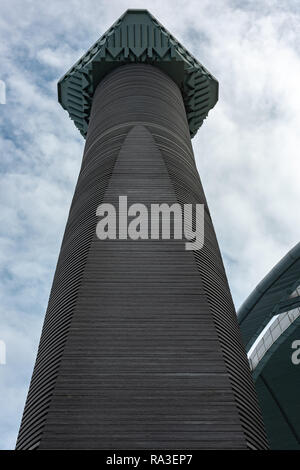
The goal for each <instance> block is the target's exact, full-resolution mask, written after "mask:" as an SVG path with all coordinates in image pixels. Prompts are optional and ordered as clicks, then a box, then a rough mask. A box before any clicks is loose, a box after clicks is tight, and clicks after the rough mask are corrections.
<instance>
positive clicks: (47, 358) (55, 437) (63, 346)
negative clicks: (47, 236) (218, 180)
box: [17, 11, 267, 449]
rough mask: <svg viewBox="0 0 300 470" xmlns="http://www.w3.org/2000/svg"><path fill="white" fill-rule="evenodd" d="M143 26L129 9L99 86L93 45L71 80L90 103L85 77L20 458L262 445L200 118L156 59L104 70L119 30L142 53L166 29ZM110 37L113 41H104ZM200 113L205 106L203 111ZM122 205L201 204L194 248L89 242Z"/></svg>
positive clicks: (68, 91)
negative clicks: (79, 148) (197, 155)
mask: <svg viewBox="0 0 300 470" xmlns="http://www.w3.org/2000/svg"><path fill="white" fill-rule="evenodd" d="M126 15H127V16H126ZM145 18H148V19H149V18H150V20H151V21H156V20H154V19H153V17H151V16H150V15H149V14H148V13H145V11H142V12H127V13H126V14H125V16H124V17H123V20H122V19H121V20H120V21H119V22H117V23H116V25H115V30H114V31H115V34H116V38H115V40H114V41H113V45H114V47H115V49H116V48H117V46H118V48H119V49H120V50H119V49H118V51H119V52H118V51H115V53H116V56H115V57H114V61H111V62H109V63H110V64H111V63H112V62H114V64H113V66H112V67H111V69H110V70H106V74H104V76H103V77H102V76H101V70H102V69H101V60H100V58H101V57H102V58H103V57H104V56H105V54H104V52H103V50H102V52H101V50H100V52H99V51H98V52H97V51H96V47H95V48H94V49H95V50H94V53H95V54H98V59H97V60H95V62H94V63H93V64H90V69H89V70H90V71H91V75H90V76H88V73H87V72H86V71H85V72H82V75H83V76H82V77H81V80H82V81H81V84H80V86H81V87H86V88H85V89H87V88H88V87H90V88H89V90H90V91H89V93H90V92H91V89H92V82H88V81H89V79H91V80H94V81H95V83H96V82H97V80H98V84H97V86H96V87H95V90H94V91H93V96H92V102H91V106H90V105H89V104H87V101H88V100H86V96H88V93H87V94H86V95H84V94H83V95H82V96H83V98H84V100H85V104H84V105H83V107H82V108H81V111H80V112H78V113H77V121H76V120H75V122H76V124H77V126H78V127H79V128H80V129H81V131H82V133H83V134H85V133H86V146H85V150H84V155H83V162H82V167H81V170H80V174H79V178H78V182H77V186H76V189H75V194H74V198H73V202H72V206H71V209H70V214H69V218H68V222H67V226H66V231H65V235H64V239H63V242H62V247H61V252H60V255H59V260H58V265H57V269H56V272H55V276H54V281H53V287H52V291H51V295H50V300H49V305H48V309H47V313H46V319H45V323H44V327H43V332H42V337H41V341H40V346H39V351H38V356H37V361H36V365H35V368H34V372H33V377H32V381H31V385H30V390H29V394H28V398H27V402H26V406H25V411H24V416H23V420H22V424H21V428H20V433H19V438H18V442H17V448H18V449H30V448H31V449H32V448H38V449H138V448H139V449H154V448H156V449H246V448H251V449H260V448H266V445H267V444H266V439H265V434H264V429H263V423H262V420H261V417H260V410H259V408H258V405H257V399H256V395H255V390H254V386H253V383H252V379H251V375H250V371H249V366H248V362H247V358H246V354H245V351H244V348H243V346H242V341H241V337H240V332H239V328H238V324H237V319H236V315H235V311H234V307H233V303H232V299H231V295H230V291H229V287H228V283H227V279H226V275H225V271H224V267H223V263H222V259H221V255H220V251H219V248H218V243H217V240H216V237H215V233H214V229H213V225H212V221H211V218H210V214H209V210H208V206H207V203H206V201H205V196H204V192H203V188H202V185H201V182H200V179H199V175H198V172H197V169H196V166H195V160H194V155H193V150H192V145H191V137H190V136H191V134H192V133H193V132H194V131H195V129H196V127H197V125H198V124H199V123H200V121H199V119H200V118H199V112H200V111H199V110H198V111H197V112H194V115H193V116H191V115H190V118H189V115H188V112H187V103H188V102H190V103H191V100H192V97H191V96H188V95H184V94H183V91H182V90H183V89H184V85H182V87H180V86H179V85H180V84H178V83H176V80H174V79H173V77H172V76H171V75H172V73H171V74H168V73H167V71H168V61H167V60H166V59H165V60H162V61H161V63H162V64H163V67H157V66H156V65H157V64H155V63H150V62H151V61H150V60H148V61H147V62H149V63H128V62H126V61H125V62H124V61H123V59H124V57H123V56H122V61H123V62H122V61H121V64H122V66H120V64H117V65H116V64H115V62H117V60H116V57H117V56H118V54H123V55H125V56H126V54H127V56H129V57H130V54H133V52H132V50H130V49H128V51H127V52H126V47H127V48H128V45H127V46H122V44H123V43H122V41H123V40H125V39H124V34H123V36H122V37H121V35H120V31H123V30H122V27H123V26H124V24H125V26H126V28H125V31H127V32H128V31H129V32H130V31H132V30H134V31H135V33H136V32H137V31H139V34H140V36H139V38H140V43H139V44H140V46H139V47H140V48H141V50H142V49H143V44H144V43H143V41H144V40H145V41H147V40H148V41H149V37H150V36H151V35H149V34H150V33H149V31H150V32H151V31H152V33H153V36H152V37H153V38H156V39H155V40H156V42H157V41H158V39H159V36H158V31H160V33H162V32H163V33H164V30H162V29H158V28H159V27H160V26H157V23H154V26H153V28H152V29H151V28H150V26H151V24H150V23H149V24H148V23H147V22H146V20H145ZM150 20H149V22H150ZM122 21H123V23H122ZM126 21H127V23H126ZM138 21H140V23H139V22H138ZM145 24H146V26H147V28H146V29H145V28H144V25H145ZM132 25H136V27H135V28H133V27H132ZM125 26H124V27H125ZM117 28H119V30H118V29H117ZM120 28H121V29H120ZM116 31H119V32H118V34H117V33H116ZM144 31H146V32H147V31H148V33H149V34H148V39H147V35H145V36H143V32H144ZM153 31H155V33H154V32H153ZM152 33H151V34H152ZM166 34H167V33H164V36H161V37H163V38H164V39H163V40H160V47H164V41H165V42H166V44H165V47H166V51H165V56H164V57H167V56H168V54H169V56H170V58H172V57H175V56H176V54H175V52H176V51H175V49H174V50H172V47H173V46H172V41H175V40H174V38H172V37H171V38H170V37H167V36H166ZM129 36H130V35H129ZM135 37H137V36H135ZM109 38H110V40H111V41H112V39H111V38H112V32H111V33H110V35H109ZM143 38H144V39H143ZM118 41H119V42H118ZM153 41H154V39H153ZM153 44H154V42H153ZM102 45H103V42H102ZM122 47H123V49H122ZM176 47H177V46H176ZM178 47H179V46H178ZM108 50H109V48H108V47H107V50H106V52H107V51H108ZM133 50H134V48H133ZM149 50H150V46H149V44H148V48H147V52H145V51H146V49H144V52H145V53H146V54H148V55H149V54H150V52H149ZM122 51H123V52H122ZM153 51H154V52H155V47H154V45H153ZM153 51H152V52H151V54H152V57H153V56H154V52H153ZM185 52H186V51H185ZM101 54H102V55H101ZM151 54H150V55H151ZM139 57H142V52H141V54H140V55H139ZM147 57H148V56H147ZM124 60H125V59H124ZM194 60H195V59H194ZM103 61H104V59H103ZM104 62H105V61H104ZM144 62H146V61H144ZM158 62H159V61H158ZM177 62H180V60H179V59H176V57H175V59H174V61H173V60H171V59H170V61H169V69H170V70H173V69H176V67H177V65H178V64H177ZM82 63H87V60H86V61H84V60H83V61H82ZM183 65H184V64H183ZM183 65H182V72H183V70H184V67H183ZM97 67H98V68H97ZM172 67H173V69H172ZM164 68H165V70H163V69H164ZM179 69H180V66H179V68H178V67H177V69H176V70H177V72H178V70H179ZM79 70H80V64H79V65H77V68H76V67H75V69H74V70H73V72H74V71H75V72H74V73H75V75H72V73H73V72H72V71H71V75H70V76H69V77H67V78H64V79H63V81H62V82H61V87H60V99H61V100H62V101H63V100H69V101H68V106H69V108H68V109H69V112H70V115H71V117H74V114H73V115H72V113H75V111H74V109H76V106H75V105H76V96H77V97H78V96H79V95H78V93H79V92H78V90H79V88H77V92H76V80H75V78H76V77H77V79H78V77H79V75H78V73H79ZM177 72H176V73H177ZM202 72H203V77H202V82H203V84H204V85H205V86H206V88H207V89H208V91H207V93H206V94H208V100H210V103H211V104H212V103H213V93H215V90H216V85H215V84H213V85H211V84H209V83H207V80H208V79H207V77H206V76H205V71H204V69H203V70H202ZM80 73H81V72H80ZM178 73H179V72H178ZM207 73H208V72H207ZM76 74H77V75H76ZM97 74H98V75H97ZM179 75H180V73H179ZM179 75H178V76H179ZM96 76H98V79H97V80H96V78H95V77H96ZM74 77H75V78H74ZM99 77H100V78H99ZM196 78H197V77H196ZM196 78H195V77H194V79H195V80H194V85H193V86H194V87H197V86H198V85H197V80H196ZM182 79H183V80H184V75H182ZM72 80H73V81H72ZM84 80H86V81H87V82H88V83H89V84H88V85H86V83H85V81H84ZM209 80H211V81H213V80H214V79H213V77H211V78H209ZM66 81H67V82H68V84H67V85H66ZM78 83H79V82H77V84H78ZM204 85H203V86H204ZM72 86H73V88H74V90H75V92H74V93H73V94H74V103H75V104H74V105H73V107H72ZM78 86H79V85H78ZM186 86H187V85H186ZM191 89H193V87H192V88H191ZM194 89H195V88H194ZM198 91H199V90H198ZM76 93H77V95H76ZM197 93H198V92H197ZM197 93H196V94H197ZM67 95H68V97H67V98H66V96H67ZM200 95H201V93H200ZM199 99H200V98H199ZM202 99H204V100H205V99H206V98H202ZM63 102H64V103H65V104H66V102H67V101H63ZM205 103H206V101H204V104H203V106H202V110H203V109H204V107H205V106H208V105H207V103H206V104H205ZM88 106H90V111H89V113H88V127H87V131H85V130H84V119H86V118H85V117H84V109H88ZM197 106H198V105H197ZM66 107H67V106H66ZM208 108H209V107H208ZM206 112H207V110H206ZM80 113H81V114H80ZM197 113H198V114H197ZM197 119H198V121H197ZM197 122H198V124H197ZM80 126H81V127H80ZM119 196H127V202H128V205H130V204H133V203H143V204H144V205H145V206H146V207H148V208H150V207H151V204H154V203H158V204H161V203H167V204H169V205H171V204H174V203H179V204H181V205H183V204H185V203H189V204H205V212H204V213H205V222H204V234H205V238H204V246H203V248H201V249H199V250H197V251H188V250H186V249H185V241H184V240H174V239H170V240H167V239H159V240H153V239H151V238H148V239H144V240H140V239H139V240H132V239H128V238H126V239H116V240H111V239H107V240H99V238H98V237H97V236H96V225H97V222H98V218H97V216H96V210H97V207H98V206H99V204H101V203H110V204H113V205H114V206H116V205H117V204H118V199H119ZM149 230H150V228H149Z"/></svg>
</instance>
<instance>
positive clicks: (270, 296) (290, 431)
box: [238, 243, 300, 450]
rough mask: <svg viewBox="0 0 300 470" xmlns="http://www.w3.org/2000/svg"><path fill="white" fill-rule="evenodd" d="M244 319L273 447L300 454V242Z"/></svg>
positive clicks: (249, 303)
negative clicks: (297, 451)
mask: <svg viewBox="0 0 300 470" xmlns="http://www.w3.org/2000/svg"><path fill="white" fill-rule="evenodd" d="M238 320H239V324H240V328H241V331H242V335H243V338H244V342H245V345H246V350H247V355H248V360H249V364H250V368H251V370H252V375H253V378H254V382H255V386H256V390H257V394H258V398H259V402H260V406H261V409H262V413H263V418H264V423H265V427H266V431H267V437H268V440H269V443H270V447H271V449H298V450H300V243H298V244H297V245H296V246H295V247H294V248H293V249H292V250H291V251H289V252H288V253H287V255H286V256H285V257H284V258H283V259H282V260H281V261H280V262H279V263H278V264H277V265H276V266H275V267H274V268H273V269H272V270H271V271H270V272H269V274H268V275H267V276H266V277H265V278H264V279H263V280H262V281H261V282H260V284H258V286H257V287H256V289H255V290H254V291H253V292H252V294H251V295H250V296H249V297H248V298H247V300H246V301H245V302H244V303H243V305H242V306H241V308H240V309H239V311H238Z"/></svg>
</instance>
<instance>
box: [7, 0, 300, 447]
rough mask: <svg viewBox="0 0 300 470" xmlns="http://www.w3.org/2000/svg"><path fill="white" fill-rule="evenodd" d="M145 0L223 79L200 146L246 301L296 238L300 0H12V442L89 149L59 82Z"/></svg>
mask: <svg viewBox="0 0 300 470" xmlns="http://www.w3.org/2000/svg"><path fill="white" fill-rule="evenodd" d="M135 7H137V8H149V9H150V11H151V13H152V14H154V16H156V17H157V18H158V19H159V21H160V22H161V23H163V24H164V25H165V26H166V28H167V29H168V30H169V31H171V32H172V34H174V35H175V36H176V37H177V38H178V39H179V40H180V41H181V42H182V43H183V44H184V45H185V46H186V47H187V49H189V50H190V51H191V52H192V53H193V54H194V55H195V56H196V57H197V58H198V59H199V60H200V61H201V62H202V63H203V64H204V65H205V66H206V67H207V68H208V69H209V70H210V71H211V72H212V73H213V74H214V75H215V77H217V79H218V80H219V82H220V99H219V102H218V104H217V105H216V107H215V108H214V109H213V110H212V111H211V112H210V115H209V117H208V119H207V120H206V121H205V123H204V125H203V126H202V128H201V129H200V131H199V132H198V134H197V136H196V137H195V138H194V139H193V146H194V151H195V158H196V161H197V166H198V169H199V172H200V175H201V178H202V182H203V185H204V188H205V191H206V195H207V198H208V202H209V204H210V209H211V213H212V216H213V220H214V224H215V228H216V231H217V235H218V239H219V243H220V247H221V250H222V254H223V257H224V262H225V266H226V270H227V274H228V278H229V283H230V286H231V290H232V295H233V298H234V302H235V305H236V307H237V308H238V307H239V305H240V304H241V303H242V301H243V300H244V299H245V298H246V297H247V295H248V294H249V293H250V292H251V290H252V289H253V288H254V287H255V285H256V284H257V283H258V282H259V281H260V280H261V278H262V277H263V276H264V275H265V274H266V273H267V272H268V270H269V269H270V268H271V267H272V266H273V265H274V264H275V263H276V262H277V261H278V260H279V259H280V258H281V257H282V256H283V255H284V254H285V253H286V252H287V251H288V250H289V249H290V248H292V247H293V246H294V245H295V244H296V243H297V242H298V241H299V231H300V230H299V229H300V220H299V217H298V214H299V192H300V190H299V174H300V161H299V148H300V133H299V128H300V98H299V78H300V35H299V26H300V5H299V2H298V0H285V1H277V0H258V1H256V0H240V1H237V0H214V1H213V2H212V1H211V0H201V2H200V1H198V0H191V1H176V0H175V1H174V0H164V1H161V0H158V1H157V0H152V2H151V3H150V2H146V1H137V0H132V1H131V2H130V3H128V2H127V1H123V0H110V1H101V0H80V1H79V0H66V1H64V2H62V1H59V0H51V1H49V2H44V1H40V0H31V1H30V0H1V15H0V60H1V62H0V63H1V68H0V80H2V81H3V82H4V83H5V84H6V104H0V148H1V160H0V162H1V173H0V178H1V181H0V191H1V200H0V203H1V224H0V231H1V233H0V243H1V247H0V265H1V266H0V269H1V274H0V280H1V287H0V288H1V305H0V340H4V341H5V343H6V347H7V364H6V365H0V395H1V401H0V448H2V449H9V448H13V447H14V445H15V440H16V435H17V430H18V427H19V424H20V419H21V414H22V411H23V407H24V402H25V398H26V393H27V389H28V384H29V380H30V377H31V373H32V368H33V363H34V359H35V355H36V350H37V345H38V341H39V336H40V332H41V326H42V321H43V317H44V314H45V310H46V306H47V301H48V296H49V291H50V287H51V283H52V279H53V274H54V269H55V265H56V261H57V256H58V251H59V248H60V243H61V239H62V235H63V230H64V226H65V222H66V218H67V215H68V209H69V206H70V202H71V198H72V194H73V190H74V186H75V182H76V178H77V175H78V171H79V166H80V162H81V157H82V151H83V145H84V141H83V138H82V137H81V136H80V134H79V132H78V131H77V129H76V128H75V126H74V124H73V123H72V122H71V121H70V119H69V118H68V115H67V114H66V112H65V111H64V110H63V109H62V108H61V107H60V105H59V104H58V102H57V92H56V83H57V80H58V79H59V78H60V76H61V75H63V74H64V72H65V71H67V69H68V68H69V67H70V66H71V65H72V64H73V63H74V62H75V61H76V60H77V59H78V58H79V57H80V56H81V55H82V54H83V53H84V52H85V50H86V49H87V48H88V47H90V46H91V45H92V44H93V42H95V41H96V40H97V39H98V38H99V36H100V35H101V34H102V33H103V32H105V30H106V29H108V27H109V26H111V24H112V23H113V22H114V21H115V20H116V19H117V18H118V17H119V16H120V15H121V14H122V13H123V12H124V11H125V10H126V9H127V8H135ZM297 30H298V35H297Z"/></svg>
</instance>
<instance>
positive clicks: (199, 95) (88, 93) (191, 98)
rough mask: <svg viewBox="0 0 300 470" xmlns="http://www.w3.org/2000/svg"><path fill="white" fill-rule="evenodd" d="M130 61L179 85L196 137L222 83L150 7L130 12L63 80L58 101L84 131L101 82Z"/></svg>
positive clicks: (120, 19) (216, 98)
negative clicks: (158, 71)
mask: <svg viewBox="0 0 300 470" xmlns="http://www.w3.org/2000/svg"><path fill="white" fill-rule="evenodd" d="M128 63H144V64H151V65H154V66H156V67H158V68H160V69H161V70H163V71H164V72H165V73H166V74H167V75H169V76H170V77H171V78H172V79H173V80H174V82H175V83H177V85H178V86H179V88H180V90H181V93H182V96H183V101H184V104H185V109H186V114H187V119H188V123H189V128H190V134H191V137H193V136H194V135H195V134H196V132H197V130H198V129H199V127H200V126H201V125H202V123H203V120H204V119H205V118H206V116H207V114H208V111H209V110H210V109H211V108H213V107H214V105H215V104H216V102H217V100H218V82H217V80H216V79H215V78H214V77H213V76H212V75H211V74H210V73H209V72H208V70H206V69H205V67H203V65H201V64H200V63H199V62H198V61H197V60H196V59H195V58H194V57H193V56H192V55H191V54H190V53H189V52H188V51H187V50H186V49H185V48H184V47H183V46H182V45H181V44H180V43H179V42H178V41H177V40H176V39H175V38H174V37H173V36H172V35H171V34H170V33H169V32H168V31H167V30H166V29H165V28H164V27H163V26H162V25H161V24H160V23H159V22H158V21H157V20H156V19H155V18H154V17H153V16H152V15H151V13H149V12H148V11H147V10H127V11H126V12H125V13H124V14H123V15H122V16H121V17H120V18H119V19H118V21H116V23H115V24H114V25H113V26H112V27H111V28H110V29H109V30H108V31H107V32H106V33H105V34H103V36H102V37H101V38H100V39H99V40H98V41H97V42H96V43H95V44H94V45H93V46H92V47H91V48H90V49H89V50H88V51H87V52H86V54H84V56H83V57H81V59H80V60H79V61H78V62H76V64H75V65H74V66H73V67H72V68H71V69H70V70H69V71H68V72H67V73H66V74H65V75H64V76H63V77H62V78H61V79H60V80H59V82H58V101H59V102H60V104H61V105H62V107H63V108H64V109H66V110H67V111H68V113H69V115H70V118H71V119H72V120H73V121H74V123H75V125H76V127H78V129H79V130H80V132H81V134H82V135H83V136H84V137H85V136H86V132H87V128H88V124H89V118H90V112H91V105H92V99H93V95H94V92H95V90H96V87H97V85H98V84H99V82H100V81H101V80H102V79H103V77H104V76H105V75H107V74H108V73H109V72H111V71H112V70H113V69H115V68H116V67H119V66H120V65H123V64H128Z"/></svg>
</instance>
